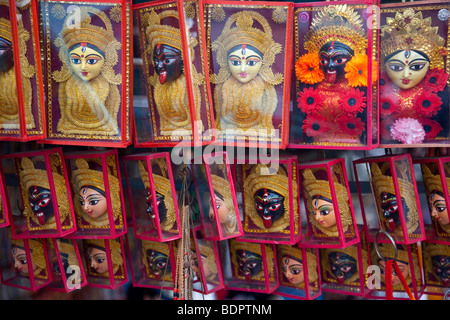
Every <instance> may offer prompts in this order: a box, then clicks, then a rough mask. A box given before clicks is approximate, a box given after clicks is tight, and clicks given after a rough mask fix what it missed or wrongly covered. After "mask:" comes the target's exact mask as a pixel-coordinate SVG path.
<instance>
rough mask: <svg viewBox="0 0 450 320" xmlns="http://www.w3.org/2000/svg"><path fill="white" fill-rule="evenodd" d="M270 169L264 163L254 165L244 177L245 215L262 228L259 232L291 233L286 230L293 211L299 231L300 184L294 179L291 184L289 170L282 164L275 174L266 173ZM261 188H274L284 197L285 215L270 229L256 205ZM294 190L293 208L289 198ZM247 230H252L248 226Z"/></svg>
mask: <svg viewBox="0 0 450 320" xmlns="http://www.w3.org/2000/svg"><path fill="white" fill-rule="evenodd" d="M269 171H270V168H269V167H268V166H267V165H265V164H262V163H259V164H257V165H254V166H253V167H252V168H251V171H250V173H249V175H248V176H247V177H245V179H244V197H245V198H244V205H245V215H246V216H247V217H248V218H250V220H251V221H252V222H253V223H254V224H255V225H256V226H257V227H258V228H259V229H260V230H258V231H257V232H283V233H290V232H289V231H286V230H284V229H286V228H287V227H289V225H290V223H291V220H290V212H291V211H292V212H293V219H294V221H292V223H294V225H295V227H294V229H295V231H296V232H297V222H298V221H297V220H298V206H297V199H298V186H297V184H296V181H295V180H294V179H293V180H292V185H290V184H289V177H288V175H287V172H286V171H285V170H284V169H283V168H282V167H281V166H280V168H279V170H278V172H277V173H275V174H266V173H267V172H269ZM261 189H270V190H273V191H275V192H277V193H279V194H280V195H282V196H283V197H284V213H283V216H282V217H280V218H279V219H278V220H276V221H274V222H273V224H272V226H271V227H270V228H268V229H266V228H265V227H264V221H263V218H262V217H261V216H260V215H259V214H258V212H257V211H256V207H255V198H254V196H255V193H256V192H257V191H258V190H261ZM290 190H292V195H293V198H292V203H293V207H292V208H291V206H290V203H289V200H290V197H289V191H290ZM246 231H250V232H251V231H252V230H249V229H248V228H247V222H246Z"/></svg>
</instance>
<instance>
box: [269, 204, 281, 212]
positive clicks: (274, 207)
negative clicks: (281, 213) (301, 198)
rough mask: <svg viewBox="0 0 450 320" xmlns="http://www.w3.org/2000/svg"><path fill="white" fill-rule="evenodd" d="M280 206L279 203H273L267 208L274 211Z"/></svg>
mask: <svg viewBox="0 0 450 320" xmlns="http://www.w3.org/2000/svg"><path fill="white" fill-rule="evenodd" d="M280 206H281V203H277V204H273V205H271V206H270V207H269V210H271V211H275V210H277V209H278V208H279V207H280Z"/></svg>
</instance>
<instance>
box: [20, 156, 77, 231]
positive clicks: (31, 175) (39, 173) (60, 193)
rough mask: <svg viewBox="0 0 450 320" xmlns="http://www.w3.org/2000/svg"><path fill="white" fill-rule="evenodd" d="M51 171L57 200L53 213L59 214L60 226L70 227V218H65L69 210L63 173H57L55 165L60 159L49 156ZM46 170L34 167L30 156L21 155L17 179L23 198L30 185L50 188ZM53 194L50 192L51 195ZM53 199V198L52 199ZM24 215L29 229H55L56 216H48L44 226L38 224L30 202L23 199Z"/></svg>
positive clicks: (26, 194)
mask: <svg viewBox="0 0 450 320" xmlns="http://www.w3.org/2000/svg"><path fill="white" fill-rule="evenodd" d="M50 159H51V160H50V161H51V166H52V171H51V172H50V173H49V174H50V175H51V176H52V177H53V183H54V186H55V193H56V200H57V201H58V210H57V212H54V214H59V217H60V222H61V228H62V229H70V228H71V227H72V225H73V221H72V219H70V221H68V223H69V224H67V221H66V218H68V217H70V214H71V210H70V205H69V201H68V200H69V198H68V193H67V187H66V180H65V178H64V176H63V175H61V174H59V173H58V170H57V168H56V166H57V165H58V164H60V161H61V160H60V159H59V157H58V158H55V157H54V156H50ZM47 174H48V173H47V170H44V169H36V168H35V166H34V163H33V161H32V160H31V159H30V158H27V157H23V158H22V159H21V160H20V165H19V179H20V187H21V190H22V196H23V198H24V199H28V197H29V189H30V188H31V187H34V186H37V187H42V188H46V189H48V190H50V183H49V180H48V179H49V176H48V175H47ZM53 196H54V195H53V194H52V197H53ZM53 200H55V199H53ZM23 214H24V216H25V217H26V218H27V223H28V229H29V230H30V231H31V230H32V231H35V230H48V229H56V218H55V216H54V215H53V216H52V217H50V218H49V219H48V220H47V222H46V224H45V225H44V226H39V221H38V219H37V217H36V215H35V214H34V213H33V211H32V210H31V206H30V202H29V201H24V212H23ZM31 222H34V224H35V225H36V226H33V225H32V224H31Z"/></svg>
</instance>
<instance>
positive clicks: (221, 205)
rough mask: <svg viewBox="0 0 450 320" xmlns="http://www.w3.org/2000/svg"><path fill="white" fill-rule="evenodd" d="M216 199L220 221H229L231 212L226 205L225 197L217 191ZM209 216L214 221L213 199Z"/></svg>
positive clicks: (210, 203)
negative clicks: (228, 216)
mask: <svg viewBox="0 0 450 320" xmlns="http://www.w3.org/2000/svg"><path fill="white" fill-rule="evenodd" d="M215 201H216V210H217V214H218V216H219V221H220V223H226V222H227V213H229V212H230V209H228V207H227V206H226V205H225V201H223V197H222V196H221V195H219V194H217V193H215ZM209 218H210V219H211V220H212V221H214V208H213V204H212V201H209Z"/></svg>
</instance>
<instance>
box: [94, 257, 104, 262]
mask: <svg viewBox="0 0 450 320" xmlns="http://www.w3.org/2000/svg"><path fill="white" fill-rule="evenodd" d="M104 261H105V259H104V258H99V259H95V262H97V263H103V262H104Z"/></svg>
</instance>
